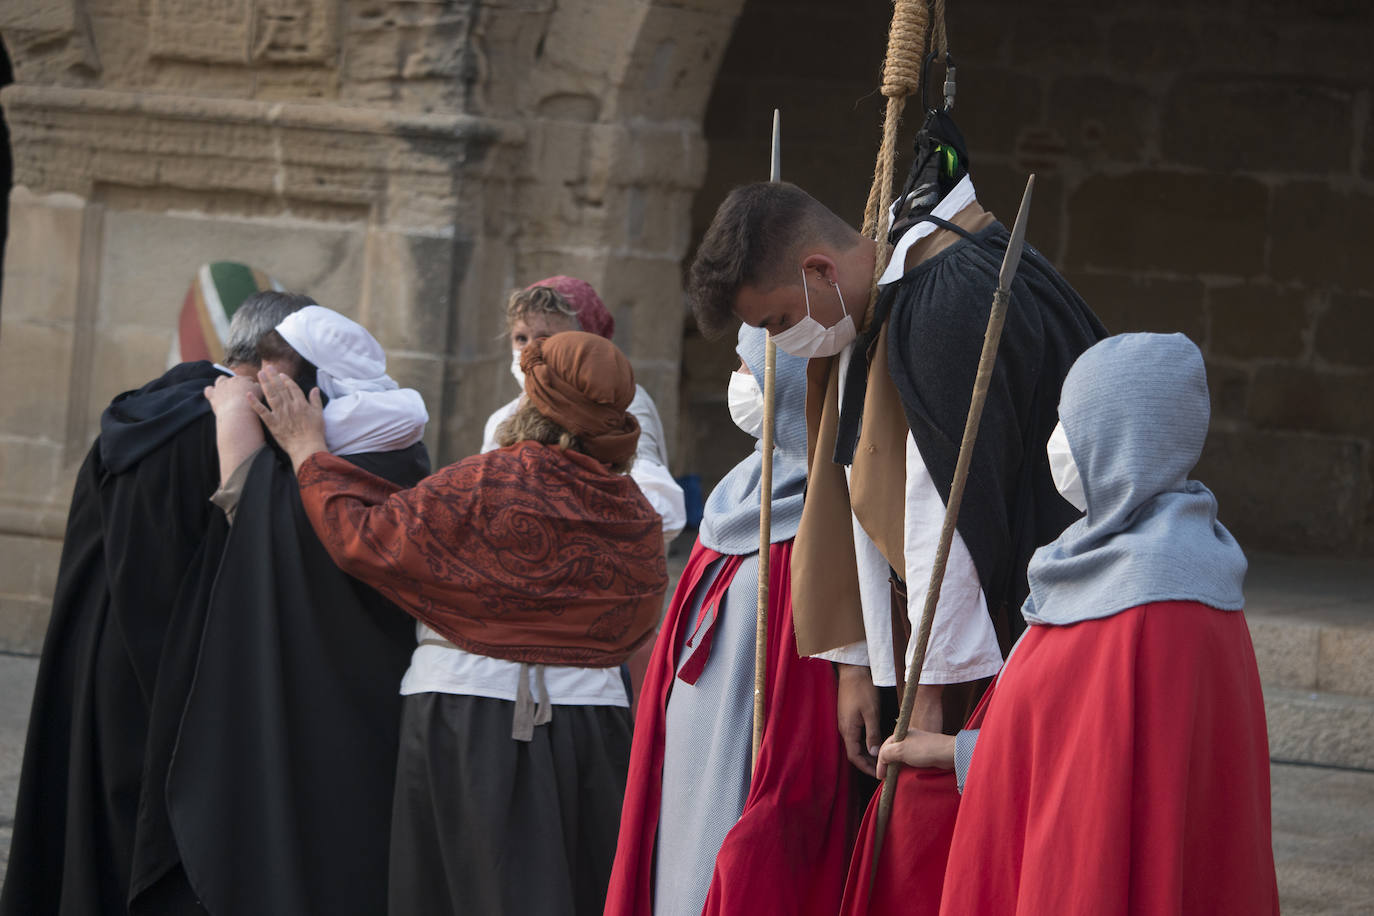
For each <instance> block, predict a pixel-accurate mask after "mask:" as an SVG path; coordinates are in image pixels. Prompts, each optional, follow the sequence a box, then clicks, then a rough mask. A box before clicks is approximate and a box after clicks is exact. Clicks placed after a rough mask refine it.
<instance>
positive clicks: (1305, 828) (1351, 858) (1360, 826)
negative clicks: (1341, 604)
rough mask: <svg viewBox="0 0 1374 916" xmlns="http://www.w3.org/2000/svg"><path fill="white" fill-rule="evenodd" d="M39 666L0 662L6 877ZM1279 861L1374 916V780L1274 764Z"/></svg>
mask: <svg viewBox="0 0 1374 916" xmlns="http://www.w3.org/2000/svg"><path fill="white" fill-rule="evenodd" d="M37 671H38V662H37V660H36V659H33V658H29V657H26V656H19V655H3V654H0V874H2V873H3V872H4V870H5V866H6V865H7V863H8V860H9V843H10V832H11V827H12V824H13V814H14V798H15V792H16V790H17V789H18V782H19V767H20V762H21V759H22V756H23V749H24V735H25V729H26V727H27V721H28V715H29V703H30V697H31V695H32V690H33V679H34V676H35V674H36V673H37ZM1272 772H1273V780H1274V790H1273V798H1274V856H1275V860H1276V861H1277V863H1278V872H1279V892H1280V894H1281V895H1282V897H1283V912H1284V913H1285V914H1287V916H1317V914H1330V916H1357V914H1359V916H1367V914H1369V913H1374V772H1367V771H1353V770H1341V769H1332V768H1326V767H1316V766H1299V765H1291V764H1275V765H1274V767H1273V770H1272Z"/></svg>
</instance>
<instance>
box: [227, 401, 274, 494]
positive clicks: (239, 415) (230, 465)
mask: <svg viewBox="0 0 1374 916" xmlns="http://www.w3.org/2000/svg"><path fill="white" fill-rule="evenodd" d="M266 441H267V437H266V436H265V435H264V434H263V431H262V423H260V422H259V421H258V417H257V414H255V413H253V411H252V410H251V409H249V408H248V407H247V406H246V405H245V406H243V407H238V406H233V407H230V408H228V409H225V410H222V411H220V412H219V413H217V414H215V450H216V452H218V455H219V482H220V486H221V487H223V486H224V485H225V484H227V483H228V482H229V478H230V477H231V476H232V475H233V473H234V471H236V470H238V468H239V466H240V465H241V464H243V463H244V462H245V461H247V460H248V459H249V458H251V457H252V456H253V455H254V453H256V452H257V450H258V449H260V448H262V446H263V444H264V443H265V442H266Z"/></svg>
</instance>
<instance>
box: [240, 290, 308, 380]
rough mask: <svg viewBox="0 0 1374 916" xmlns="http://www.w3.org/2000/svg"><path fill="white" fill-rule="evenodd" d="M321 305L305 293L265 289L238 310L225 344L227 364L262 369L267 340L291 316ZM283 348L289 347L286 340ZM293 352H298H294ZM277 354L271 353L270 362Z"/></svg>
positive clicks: (243, 303) (268, 356) (250, 297)
mask: <svg viewBox="0 0 1374 916" xmlns="http://www.w3.org/2000/svg"><path fill="white" fill-rule="evenodd" d="M317 304H318V303H316V302H315V300H314V299H311V298H310V297H309V296H306V295H304V294H302V293H288V292H284V291H282V290H276V289H264V290H261V291H259V292H256V293H253V295H251V296H249V297H248V298H247V299H244V300H243V302H241V303H240V304H239V307H238V308H237V309H235V310H234V317H233V320H231V321H230V322H229V334H228V339H227V340H226V341H225V342H224V364H225V365H226V366H234V365H238V364H242V365H248V366H261V365H262V361H263V359H264V355H263V353H262V352H261V347H262V341H263V338H265V337H266V336H267V335H268V334H273V333H276V332H275V331H274V330H273V329H274V328H276V326H277V325H279V324H281V323H282V319H284V318H285V317H286V316H287V315H290V314H291V313H292V312H295V311H299V310H300V309H303V308H305V307H306V306H307V305H317ZM278 339H280V335H278ZM281 345H282V346H285V345H286V341H285V340H282V341H281ZM287 349H290V348H289V347H288V348H287ZM291 352H292V353H295V351H294V350H292V351H291ZM274 355H276V354H267V357H266V358H268V359H270V358H272V357H273V356H274Z"/></svg>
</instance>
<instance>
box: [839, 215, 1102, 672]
mask: <svg viewBox="0 0 1374 916" xmlns="http://www.w3.org/2000/svg"><path fill="white" fill-rule="evenodd" d="M945 225H946V226H947V228H951V229H953V230H954V231H956V232H961V234H963V233H962V230H959V229H957V228H955V227H952V226H949V225H948V224H945ZM1009 240H1010V233H1008V231H1007V229H1006V227H1004V226H1003V225H1002V224H1001V223H997V222H994V223H992V224H991V225H989V226H987V227H986V228H984V229H983V230H982V231H980V232H978V233H976V234H973V235H967V236H966V237H965V238H963V239H960V240H959V241H957V242H955V243H954V244H952V245H950V246H949V247H948V248H946V249H944V250H943V251H941V252H939V253H938V254H936V255H934V256H933V257H931V258H929V259H928V260H925V261H923V262H921V263H920V264H918V265H916V266H915V267H913V268H912V269H911V270H909V271H907V273H906V274H905V275H904V276H903V277H902V278H901V279H900V280H899V281H897V282H896V283H894V284H891V285H890V286H888V287H886V288H885V289H884V293H883V296H882V297H881V298H880V300H879V303H878V305H877V314H876V316H875V317H876V318H877V319H878V320H877V321H875V328H874V330H873V332H872V333H873V335H874V336H876V332H877V329H876V325H877V324H878V323H879V322H881V321H882V320H883V317H884V315H885V316H886V320H887V321H888V322H890V326H889V330H888V338H887V339H888V367H889V372H890V373H891V376H892V381H893V383H894V385H895V386H896V388H897V393H898V395H899V396H900V397H901V400H902V408H903V410H904V412H905V414H906V419H907V423H908V424H909V426H910V427H911V435H912V438H913V439H914V440H915V442H916V447H917V449H918V450H919V451H920V453H921V460H922V461H924V462H925V465H926V468H927V469H928V470H929V471H930V475H931V477H932V478H933V480H934V482H935V487H936V489H937V490H938V491H939V493H940V498H941V499H943V500H945V501H946V502H948V501H949V491H950V486H951V485H952V483H953V480H954V466H955V464H956V463H957V462H958V458H959V445H960V443H961V442H962V441H963V436H964V425H965V422H966V421H967V419H968V408H969V402H970V401H971V399H972V396H973V382H974V378H975V377H976V376H977V374H978V360H979V357H980V356H981V354H982V349H983V338H984V336H985V335H986V331H987V323H988V313H989V312H990V311H991V309H992V294H993V292H994V290H995V289H996V288H997V277H998V274H999V272H1000V271H1001V268H1002V258H1003V256H1004V255H1005V254H1006V251H1007V243H1008V241H1009ZM1011 293H1012V295H1011V303H1010V306H1009V307H1008V310H1007V320H1006V326H1005V328H1004V330H1003V334H1002V340H1001V344H1000V346H999V349H998V352H997V363H996V366H995V368H994V370H993V375H992V380H991V384H990V385H989V388H988V397H987V401H986V403H985V405H984V407H983V417H982V422H981V425H980V426H979V430H978V439H977V442H976V444H975V446H974V450H973V458H972V462H971V464H970V466H969V478H968V485H967V487H966V489H965V491H964V500H963V504H962V506H961V507H960V511H959V520H958V530H959V534H960V536H961V537H962V538H963V540H964V543H965V544H966V545H967V546H968V549H969V553H970V555H972V557H973V562H974V566H975V567H976V568H977V570H978V579H979V582H980V584H981V586H982V589H983V594H984V596H985V598H986V599H987V604H988V613H989V614H990V616H991V617H992V622H993V626H994V628H995V630H996V632H997V639H998V642H999V644H1000V646H1001V649H1002V654H1003V655H1005V654H1006V653H1007V652H1008V651H1010V649H1011V645H1012V643H1014V642H1015V640H1016V637H1017V636H1019V635H1020V634H1021V632H1022V631H1023V630H1024V629H1025V627H1026V624H1025V620H1024V619H1023V618H1022V617H1021V613H1020V609H1021V604H1022V602H1024V601H1025V599H1026V595H1027V594H1028V592H1029V588H1028V586H1027V584H1026V564H1027V563H1028V562H1029V561H1030V557H1031V554H1032V553H1034V552H1035V549H1036V548H1037V547H1039V546H1041V545H1043V544H1047V543H1049V542H1050V541H1052V540H1053V539H1054V538H1055V537H1057V536H1058V535H1059V533H1060V532H1061V531H1063V530H1064V528H1065V527H1067V526H1068V525H1069V524H1070V523H1071V522H1072V521H1073V520H1074V519H1075V518H1077V517H1078V513H1077V511H1076V510H1075V509H1074V508H1073V507H1072V506H1070V505H1069V504H1068V503H1067V502H1066V501H1065V500H1064V499H1063V498H1062V497H1061V496H1060V495H1059V492H1058V491H1057V490H1056V489H1055V486H1054V480H1053V479H1052V478H1051V476H1050V466H1049V458H1048V456H1047V455H1046V453H1045V443H1046V442H1047V441H1048V440H1049V436H1050V433H1051V432H1053V430H1054V426H1055V424H1056V423H1057V422H1058V417H1059V390H1060V388H1061V387H1062V385H1063V383H1064V376H1065V375H1067V374H1068V371H1069V368H1070V367H1071V366H1072V365H1073V363H1074V361H1075V360H1076V359H1077V358H1078V356H1079V354H1080V353H1082V352H1083V351H1084V350H1086V349H1087V348H1088V347H1090V346H1092V345H1093V344H1094V343H1096V342H1097V341H1098V340H1101V339H1102V338H1103V337H1105V336H1106V334H1107V332H1106V329H1105V328H1104V327H1103V326H1102V323H1101V322H1100V321H1099V320H1098V318H1097V316H1096V315H1094V314H1093V312H1092V310H1091V309H1090V308H1089V307H1088V305H1087V304H1086V303H1085V302H1084V301H1083V299H1082V298H1081V297H1080V296H1079V295H1078V293H1077V292H1075V291H1074V289H1073V287H1071V286H1070V285H1069V284H1068V281H1066V280H1065V279H1064V278H1063V277H1062V276H1060V275H1059V273H1058V271H1056V270H1055V269H1054V267H1053V266H1051V265H1050V263H1049V261H1048V260H1046V259H1045V257H1044V256H1043V255H1042V254H1040V252H1038V251H1036V250H1035V249H1034V248H1032V247H1031V246H1030V245H1027V246H1026V247H1025V250H1024V252H1023V254H1022V257H1021V263H1020V267H1019V268H1018V270H1017V273H1016V279H1015V280H1014V281H1013V283H1012V290H1011ZM853 365H862V361H861V360H859V359H855V360H854V363H853V364H852V366H853ZM852 366H851V370H850V372H849V373H848V377H847V378H846V380H845V392H844V397H845V410H844V411H843V412H842V413H841V421H840V430H839V434H838V440H837V447H836V459H837V460H838V461H841V463H844V461H845V459H846V458H849V459H850V460H852V453H853V452H852V450H853V443H854V442H855V441H857V436H858V430H857V428H856V427H855V425H854V423H855V422H856V421H855V420H854V419H850V421H849V422H846V418H857V417H859V416H861V415H862V411H861V410H855V409H851V408H850V403H851V402H852V401H854V400H857V401H858V402H859V403H860V404H861V403H862V398H863V390H862V389H863V385H862V384H857V385H855V384H854V383H855V382H856V381H857V382H861V381H862V378H863V377H864V375H865V372H864V371H860V372H857V373H856V372H855V371H854V369H853V368H852ZM865 368H866V367H865Z"/></svg>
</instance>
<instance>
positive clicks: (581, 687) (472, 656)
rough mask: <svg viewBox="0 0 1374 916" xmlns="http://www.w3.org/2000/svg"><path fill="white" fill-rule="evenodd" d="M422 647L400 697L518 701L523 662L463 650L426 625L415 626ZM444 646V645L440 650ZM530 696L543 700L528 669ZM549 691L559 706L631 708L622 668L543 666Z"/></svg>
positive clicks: (413, 656) (416, 651)
mask: <svg viewBox="0 0 1374 916" xmlns="http://www.w3.org/2000/svg"><path fill="white" fill-rule="evenodd" d="M415 639H416V641H417V642H418V643H419V645H418V646H416V647H415V652H414V654H412V655H411V656H410V667H409V668H408V669H407V670H406V673H405V677H403V678H401V695H402V696H409V695H411V694H413V693H452V694H460V695H463V696H473V697H490V698H491V699H494V700H511V701H514V700H515V695H516V690H517V689H518V688H519V686H520V670H521V668H522V667H524V666H522V665H521V664H520V663H519V662H512V661H507V660H506V659H504V658H492V657H491V656H488V655H478V654H477V653H475V652H467V651H465V650H463V649H459V648H458V647H457V646H455V645H453V644H452V643H448V642H446V641H445V640H444V637H442V636H440V635H439V634H438V633H436V632H435V631H434V630H431V629H430V628H429V627H427V626H425V625H424V624H423V623H417V624H416V625H415ZM440 643H443V645H440ZM529 678H530V691H531V693H532V695H533V696H534V697H535V699H536V700H538V699H541V698H540V697H539V695H538V693H537V692H536V688H535V683H534V666H533V665H531V666H530V667H529ZM544 688H545V689H546V690H548V692H549V702H551V703H553V705H555V706H629V705H630V699H629V697H628V696H626V694H625V682H624V681H623V680H621V677H620V668H618V667H616V668H573V667H569V666H567V665H545V666H544Z"/></svg>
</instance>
